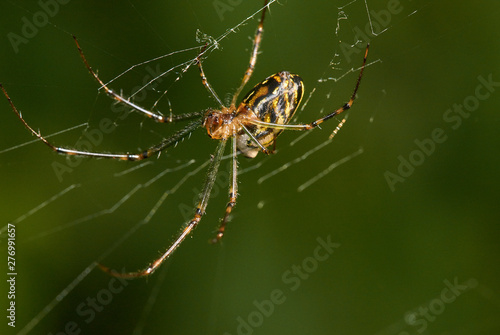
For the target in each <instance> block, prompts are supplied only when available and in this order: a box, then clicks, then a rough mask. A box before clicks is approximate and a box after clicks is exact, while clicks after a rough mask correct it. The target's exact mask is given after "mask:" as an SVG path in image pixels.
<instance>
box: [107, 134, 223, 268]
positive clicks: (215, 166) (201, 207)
mask: <svg viewBox="0 0 500 335" xmlns="http://www.w3.org/2000/svg"><path fill="white" fill-rule="evenodd" d="M226 143H227V140H221V141H220V142H219V144H218V146H217V149H216V150H215V154H214V156H213V158H212V160H211V162H210V166H209V168H208V172H207V179H206V180H205V185H204V186H203V191H202V193H201V195H200V201H199V202H198V205H197V206H196V210H195V214H194V217H193V218H192V219H191V221H189V222H188V223H187V225H186V227H185V228H184V229H183V230H182V232H181V233H180V234H179V236H178V237H177V238H176V239H175V241H174V242H173V243H172V244H171V245H170V247H168V249H167V250H166V251H165V252H164V253H163V254H162V255H161V256H160V257H159V258H158V259H156V260H155V261H154V262H153V263H151V265H150V266H148V267H147V268H146V269H144V270H140V271H137V272H128V273H118V272H116V271H113V270H111V269H110V268H108V267H106V266H104V265H102V264H99V267H100V268H101V269H102V270H103V271H104V272H106V273H108V274H110V275H112V276H114V277H120V278H137V277H144V276H148V275H150V274H152V273H153V272H154V271H155V270H156V269H157V268H158V267H159V266H160V265H161V264H162V263H163V262H164V261H165V260H166V259H167V258H168V257H170V255H171V254H172V253H173V252H174V251H175V249H177V247H178V246H179V245H180V244H181V243H182V241H184V239H185V238H186V237H187V236H188V235H189V234H190V233H191V232H192V231H193V229H194V228H196V226H197V225H198V223H199V222H200V220H201V218H202V216H203V215H204V214H205V209H206V208H207V205H208V200H209V198H210V193H211V192H212V187H213V186H214V183H215V180H216V178H217V172H218V170H219V165H220V162H221V158H222V154H223V153H224V149H225V147H226Z"/></svg>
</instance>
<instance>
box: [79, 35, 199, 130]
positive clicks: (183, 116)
mask: <svg viewBox="0 0 500 335" xmlns="http://www.w3.org/2000/svg"><path fill="white" fill-rule="evenodd" d="M73 39H74V40H75V43H76V47H77V48H78V53H79V54H80V57H81V58H82V60H83V63H84V64H85V67H86V68H87V69H88V70H89V72H90V74H91V75H92V76H93V77H94V78H95V80H97V82H98V83H99V84H100V85H101V87H102V88H103V89H104V91H105V92H106V94H107V95H109V96H110V97H111V98H113V99H114V100H116V101H118V102H120V103H122V104H124V105H127V106H128V107H130V108H132V109H134V110H136V111H138V112H140V113H142V114H144V115H146V116H147V117H150V118H152V119H154V120H155V121H156V122H160V123H171V122H176V121H181V120H188V119H193V118H196V117H198V116H200V115H201V114H200V113H196V112H195V113H185V114H180V115H169V116H163V115H161V114H157V113H153V112H151V111H149V110H147V109H145V108H143V107H141V106H139V105H137V104H135V103H133V102H132V101H130V100H129V99H126V98H124V97H122V96H121V95H119V94H117V93H115V92H114V91H113V90H112V89H110V88H109V87H108V86H107V85H106V84H105V83H104V82H103V81H102V80H101V78H99V76H98V75H97V73H96V72H95V71H94V70H93V69H92V67H91V66H90V65H89V62H88V61H87V59H86V58H85V55H84V53H83V50H82V48H81V47H80V44H79V43H78V40H77V38H76V36H74V35H73Z"/></svg>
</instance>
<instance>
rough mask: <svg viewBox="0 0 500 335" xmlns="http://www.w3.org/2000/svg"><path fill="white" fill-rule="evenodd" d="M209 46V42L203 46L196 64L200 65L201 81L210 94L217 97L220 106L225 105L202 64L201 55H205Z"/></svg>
mask: <svg viewBox="0 0 500 335" xmlns="http://www.w3.org/2000/svg"><path fill="white" fill-rule="evenodd" d="M207 46H208V42H207V43H206V44H205V45H204V46H203V48H201V51H200V53H199V54H198V57H196V64H197V65H198V69H199V70H200V77H201V82H202V84H203V86H205V88H206V89H207V91H208V93H210V95H211V96H212V97H213V98H214V99H215V101H217V103H218V104H219V105H220V106H224V104H223V103H222V100H221V99H220V98H219V96H218V95H217V93H216V92H215V90H214V89H213V88H212V85H210V83H209V82H208V79H207V77H206V76H205V71H203V65H201V55H203V53H204V52H205V50H206V48H207Z"/></svg>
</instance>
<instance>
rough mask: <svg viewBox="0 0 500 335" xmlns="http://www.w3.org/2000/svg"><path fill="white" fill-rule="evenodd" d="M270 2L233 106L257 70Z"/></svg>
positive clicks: (261, 19) (264, 13)
mask: <svg viewBox="0 0 500 335" xmlns="http://www.w3.org/2000/svg"><path fill="white" fill-rule="evenodd" d="M267 2H268V0H265V1H264V7H263V8H262V16H261V17H260V22H259V25H258V27H257V31H256V32H255V37H254V40H253V49H252V54H251V56H250V63H249V65H248V68H247V70H246V71H245V75H244V76H243V80H242V81H241V84H240V87H238V89H237V90H236V93H235V94H234V95H233V100H232V101H231V105H236V100H237V99H238V96H239V95H240V93H241V91H242V90H243V87H245V85H246V84H247V83H248V81H249V80H250V77H252V73H253V70H254V69H255V64H256V63H257V54H258V52H259V47H260V43H261V41H262V33H263V32H264V17H265V15H266V9H267Z"/></svg>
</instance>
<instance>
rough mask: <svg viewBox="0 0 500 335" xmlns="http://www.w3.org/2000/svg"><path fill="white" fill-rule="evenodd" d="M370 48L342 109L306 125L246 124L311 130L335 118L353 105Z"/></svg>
mask: <svg viewBox="0 0 500 335" xmlns="http://www.w3.org/2000/svg"><path fill="white" fill-rule="evenodd" d="M369 47H370V44H367V45H366V50H365V56H364V58H363V64H362V65H361V70H360V71H359V76H358V80H357V82H356V86H355V87H354V91H353V93H352V95H351V98H350V99H349V101H348V102H347V103H346V104H344V105H343V106H342V107H340V108H338V109H336V110H335V111H333V112H332V113H330V114H328V115H326V116H324V117H322V118H320V119H317V120H315V121H313V122H311V123H308V124H276V123H269V122H264V121H261V120H258V119H252V120H249V121H248V122H249V123H251V124H255V125H258V126H263V127H268V128H275V129H284V130H286V129H288V130H310V129H313V128H316V127H317V126H319V125H320V124H321V123H323V122H324V121H327V120H329V119H331V118H332V117H334V116H336V115H339V114H340V113H342V112H344V111H346V110H348V109H349V108H351V106H352V105H353V103H354V99H355V98H356V93H357V92H358V88H359V84H360V83H361V77H362V76H363V71H364V69H365V65H366V58H367V57H368V49H369Z"/></svg>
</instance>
